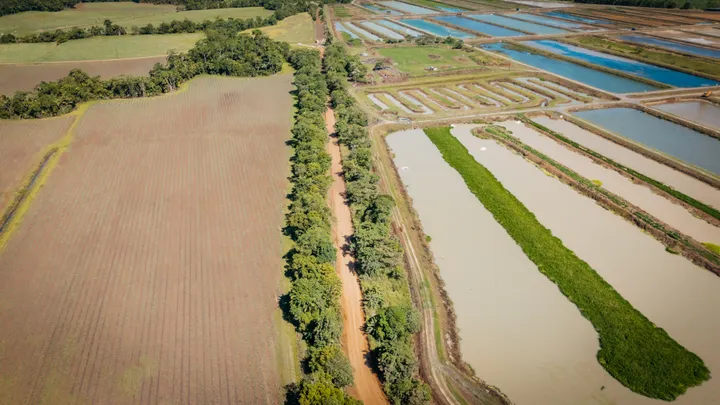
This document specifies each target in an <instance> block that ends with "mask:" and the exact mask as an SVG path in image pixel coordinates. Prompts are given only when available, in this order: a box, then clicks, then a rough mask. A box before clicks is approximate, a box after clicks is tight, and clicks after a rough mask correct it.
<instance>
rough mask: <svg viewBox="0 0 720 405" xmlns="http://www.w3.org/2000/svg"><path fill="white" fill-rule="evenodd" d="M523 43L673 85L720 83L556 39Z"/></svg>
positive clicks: (698, 85) (691, 85)
mask: <svg viewBox="0 0 720 405" xmlns="http://www.w3.org/2000/svg"><path fill="white" fill-rule="evenodd" d="M523 43H524V44H526V45H530V46H533V47H536V48H538V49H542V50H545V51H548V52H552V53H554V54H557V55H563V56H567V57H570V58H575V59H579V60H582V61H585V62H588V63H593V64H596V65H599V66H603V67H606V68H609V69H615V70H619V71H622V72H625V73H630V74H634V75H637V76H640V77H644V78H646V79H650V80H654V81H656V82H660V83H665V84H669V85H671V86H675V87H700V86H715V85H718V84H720V83H719V82H717V81H715V80H711V79H706V78H704V77H700V76H694V75H691V74H688V73H683V72H678V71H677V70H671V69H666V68H663V67H660V66H655V65H650V64H648V63H643V62H638V61H635V60H632V59H628V58H623V57H620V56H615V55H609V54H606V53H602V52H597V51H593V50H590V49H585V48H581V47H579V46H575V45H570V44H566V43H562V42H558V41H552V40H546V39H544V40H540V41H527V42H523Z"/></svg>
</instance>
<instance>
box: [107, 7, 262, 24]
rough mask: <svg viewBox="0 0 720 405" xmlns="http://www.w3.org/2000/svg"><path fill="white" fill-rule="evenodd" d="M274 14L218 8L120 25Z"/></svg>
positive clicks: (246, 17)
mask: <svg viewBox="0 0 720 405" xmlns="http://www.w3.org/2000/svg"><path fill="white" fill-rule="evenodd" d="M272 13H273V12H272V11H270V10H266V9H264V8H262V7H244V8H218V9H212V10H191V11H181V12H179V13H170V14H156V15H150V16H147V17H139V18H134V19H131V20H125V21H121V22H118V24H120V25H123V26H125V27H132V26H137V27H142V26H144V25H148V24H153V25H158V24H160V23H162V22H170V21H172V20H184V19H188V20H190V21H194V22H200V21H205V20H214V19H216V18H235V19H241V20H244V19H248V18H255V17H268V16H270V15H271V14H272Z"/></svg>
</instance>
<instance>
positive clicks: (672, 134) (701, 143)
mask: <svg viewBox="0 0 720 405" xmlns="http://www.w3.org/2000/svg"><path fill="white" fill-rule="evenodd" d="M573 115H575V116H578V117H580V118H582V119H584V120H587V121H589V122H592V123H593V124H596V125H598V126H600V127H602V128H605V129H607V130H609V131H611V132H614V133H616V134H618V135H620V136H623V137H626V138H629V139H631V140H633V141H635V142H638V143H641V144H643V145H646V146H649V147H650V148H653V149H656V150H659V151H661V152H663V153H665V154H667V155H669V156H672V157H674V158H677V159H678V160H682V161H684V162H686V163H689V164H691V165H695V166H697V167H700V168H702V169H705V170H707V171H709V172H711V173H715V174H717V175H720V158H719V157H720V140H719V139H716V138H713V137H710V136H707V135H704V134H701V133H699V132H697V131H693V130H692V129H690V128H687V127H684V126H682V125H678V124H675V123H674V122H670V121H666V120H663V119H660V118H657V117H655V116H652V115H650V114H646V113H644V112H642V111H640V110H636V109H634V108H605V109H599V110H587V111H578V112H574V113H573Z"/></svg>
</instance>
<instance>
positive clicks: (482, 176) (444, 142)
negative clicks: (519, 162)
mask: <svg viewBox="0 0 720 405" xmlns="http://www.w3.org/2000/svg"><path fill="white" fill-rule="evenodd" d="M425 133H426V134H427V136H428V137H429V138H430V140H431V141H432V142H433V143H434V144H435V146H436V147H437V148H438V149H439V150H440V152H441V153H442V155H443V158H444V159H445V160H446V161H447V162H448V164H450V166H452V167H453V168H454V169H455V170H457V171H458V173H459V174H460V175H461V176H462V178H463V180H464V181H465V183H466V184H467V186H468V188H469V189H470V191H471V192H472V193H473V194H475V196H476V197H477V198H478V200H479V201H480V202H481V203H482V204H483V205H484V206H485V208H486V209H487V210H488V211H490V213H491V214H492V215H493V217H494V218H495V220H496V221H497V222H498V223H500V224H501V225H502V226H503V227H504V228H505V230H506V231H507V232H508V234H509V235H510V236H511V237H512V238H513V239H514V240H515V241H516V242H517V244H518V245H519V246H520V247H521V248H522V250H523V252H525V254H526V255H527V257H528V258H529V259H530V260H532V261H533V262H534V263H535V264H536V265H537V267H538V269H539V270H540V271H541V272H542V273H543V274H545V275H546V276H547V277H548V278H549V279H550V280H552V281H553V282H554V283H555V284H557V286H558V288H559V289H560V291H561V292H562V293H563V294H564V295H565V296H566V297H568V299H569V300H570V301H571V302H573V303H574V304H575V305H576V306H577V307H578V309H579V310H580V312H581V313H582V314H583V316H584V317H585V318H587V319H588V320H589V321H590V322H591V323H592V324H593V327H594V328H595V330H596V331H597V332H598V337H599V340H600V351H599V352H598V353H597V358H598V361H599V362H600V364H601V365H602V366H603V367H604V368H605V369H606V370H607V371H608V372H609V373H610V374H611V375H612V376H613V377H614V378H615V379H616V380H618V381H619V382H620V383H622V384H623V385H625V386H626V387H628V388H630V389H631V390H633V391H635V392H637V393H639V394H642V395H645V396H648V397H651V398H659V399H664V400H666V401H669V400H673V399H675V398H676V397H678V396H679V395H681V394H683V393H684V392H685V391H686V390H687V388H689V387H692V386H696V385H699V384H701V383H702V382H703V381H705V380H707V379H709V378H710V371H709V370H708V369H707V367H706V366H705V364H704V363H703V361H702V360H701V359H700V358H699V357H698V356H696V355H695V354H694V353H691V352H689V351H688V350H686V349H685V348H684V347H682V346H681V345H680V344H678V343H677V342H676V341H675V340H673V339H672V338H671V337H670V336H669V335H668V334H667V333H666V332H665V331H664V330H663V329H661V328H658V327H656V326H655V325H654V324H653V323H652V322H650V320H648V319H647V318H646V317H645V316H644V315H643V314H642V313H640V312H639V311H637V310H636V309H635V308H633V306H632V305H631V304H630V303H629V302H627V301H626V300H625V299H624V298H623V297H621V296H620V294H618V293H617V291H615V290H614V289H613V288H612V286H610V285H609V284H608V283H607V282H606V281H605V280H604V279H603V278H602V277H601V276H600V275H599V274H598V273H597V272H596V271H595V270H594V269H592V268H591V267H590V266H589V265H588V264H587V263H585V262H584V261H582V260H581V259H580V258H579V257H577V256H576V255H575V254H574V253H573V252H572V251H570V250H569V249H568V248H567V247H565V246H564V245H563V243H562V241H561V240H560V239H558V238H557V237H555V236H553V234H552V232H551V231H550V230H549V229H547V228H545V227H544V226H543V225H542V224H541V223H540V222H539V221H538V220H537V218H536V217H535V215H534V214H533V213H532V212H530V211H529V210H528V209H527V208H526V207H525V206H524V205H523V204H522V203H521V202H520V201H519V200H518V199H517V198H516V197H515V196H514V195H512V194H511V193H510V192H509V191H508V190H507V189H505V187H503V185H502V184H501V183H500V182H499V181H498V180H497V178H495V176H493V174H492V173H491V172H490V171H489V170H488V169H486V168H485V167H484V166H482V165H481V164H480V163H478V162H477V161H476V160H475V159H474V158H473V156H472V155H470V153H469V152H468V150H467V148H465V146H464V145H463V144H462V143H461V142H460V141H459V140H458V139H456V138H455V137H454V136H452V135H451V134H450V128H448V127H442V128H429V129H426V130H425Z"/></svg>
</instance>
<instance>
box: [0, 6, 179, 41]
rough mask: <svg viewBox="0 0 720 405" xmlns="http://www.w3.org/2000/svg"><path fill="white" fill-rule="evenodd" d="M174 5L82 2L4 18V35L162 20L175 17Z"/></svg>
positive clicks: (0, 20) (1, 21) (1, 20)
mask: <svg viewBox="0 0 720 405" xmlns="http://www.w3.org/2000/svg"><path fill="white" fill-rule="evenodd" d="M175 9H176V7H175V6H174V5H169V4H167V5H153V4H146V3H143V4H138V3H131V2H127V3H81V4H79V5H78V6H76V8H74V9H66V10H63V11H56V12H53V11H27V12H24V13H18V14H11V15H6V16H2V17H0V32H2V33H14V34H16V35H18V34H19V35H24V34H29V33H31V32H38V31H48V30H53V31H54V30H56V29H59V28H62V29H64V28H70V27H80V26H90V25H102V24H103V21H105V19H110V20H112V21H113V22H115V23H117V24H120V22H123V21H128V20H132V19H135V18H141V17H142V18H149V17H159V16H162V15H166V14H175Z"/></svg>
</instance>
